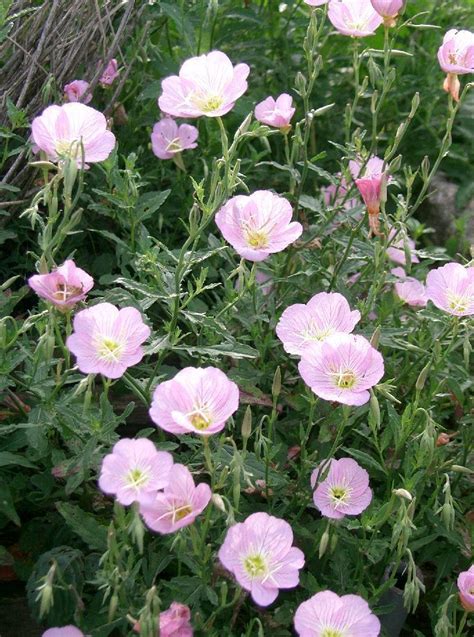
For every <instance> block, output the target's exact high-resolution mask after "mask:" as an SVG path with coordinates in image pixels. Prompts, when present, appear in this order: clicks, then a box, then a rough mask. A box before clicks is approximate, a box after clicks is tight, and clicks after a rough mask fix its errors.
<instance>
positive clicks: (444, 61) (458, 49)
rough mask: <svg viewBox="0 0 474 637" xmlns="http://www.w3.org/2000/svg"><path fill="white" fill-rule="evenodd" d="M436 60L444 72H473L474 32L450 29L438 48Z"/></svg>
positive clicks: (458, 73)
mask: <svg viewBox="0 0 474 637" xmlns="http://www.w3.org/2000/svg"><path fill="white" fill-rule="evenodd" d="M438 61H439V64H440V66H441V69H442V70H443V71H444V72H445V73H455V74H456V75H465V74H466V73H474V33H471V31H466V30H461V31H458V30H457V29H450V30H449V31H448V32H447V33H446V34H445V36H444V38H443V44H442V45H441V46H440V47H439V49H438Z"/></svg>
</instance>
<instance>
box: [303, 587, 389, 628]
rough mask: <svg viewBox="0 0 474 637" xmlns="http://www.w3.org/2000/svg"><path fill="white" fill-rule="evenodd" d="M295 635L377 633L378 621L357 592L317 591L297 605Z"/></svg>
mask: <svg viewBox="0 0 474 637" xmlns="http://www.w3.org/2000/svg"><path fill="white" fill-rule="evenodd" d="M294 621H295V629H296V632H297V633H298V635H299V637H378V636H379V635H380V628H381V627H380V622H379V620H378V619H377V617H376V616H375V615H374V614H373V613H372V611H371V610H370V608H369V605H368V604H367V602H366V601H365V599H362V597H360V596H359V595H342V596H341V597H339V595H336V593H333V592H332V591H321V592H320V593H316V595H313V597H310V598H309V599H308V600H307V601H306V602H303V603H302V604H300V605H299V606H298V608H297V609H296V613H295V620H294Z"/></svg>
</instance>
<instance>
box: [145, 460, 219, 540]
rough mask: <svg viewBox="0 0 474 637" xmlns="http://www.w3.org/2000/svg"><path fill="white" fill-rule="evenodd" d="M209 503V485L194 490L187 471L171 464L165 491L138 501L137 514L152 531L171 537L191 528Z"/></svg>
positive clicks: (181, 466) (191, 479)
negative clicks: (185, 528) (171, 534)
mask: <svg viewBox="0 0 474 637" xmlns="http://www.w3.org/2000/svg"><path fill="white" fill-rule="evenodd" d="M210 499H211V489H210V488H209V485H207V484H204V483H201V484H198V486H197V487H196V486H195V484H194V480H193V477H192V475H191V473H190V472H189V469H188V468H187V467H185V466H184V465H182V464H174V465H173V466H172V467H171V470H170V472H169V482H168V484H167V485H166V486H165V488H164V490H163V491H158V492H157V493H155V494H149V495H148V496H145V495H144V496H143V498H141V500H140V513H141V514H142V516H143V519H144V520H145V522H146V524H147V526H149V527H150V529H151V530H152V531H156V532H157V533H163V534H166V533H174V532H175V531H178V530H179V529H182V528H183V527H184V526H189V525H190V524H192V523H193V522H194V520H195V519H196V518H197V516H198V515H200V513H202V512H203V511H204V509H205V508H206V507H207V505H208V504H209V500H210Z"/></svg>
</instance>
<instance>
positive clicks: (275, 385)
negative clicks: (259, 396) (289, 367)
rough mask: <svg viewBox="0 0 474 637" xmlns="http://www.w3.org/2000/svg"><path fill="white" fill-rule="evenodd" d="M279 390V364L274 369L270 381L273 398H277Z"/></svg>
mask: <svg viewBox="0 0 474 637" xmlns="http://www.w3.org/2000/svg"><path fill="white" fill-rule="evenodd" d="M280 392H281V369H280V366H279V365H278V367H277V368H276V370H275V374H274V375H273V383H272V396H273V398H274V399H276V398H278V396H279V395H280Z"/></svg>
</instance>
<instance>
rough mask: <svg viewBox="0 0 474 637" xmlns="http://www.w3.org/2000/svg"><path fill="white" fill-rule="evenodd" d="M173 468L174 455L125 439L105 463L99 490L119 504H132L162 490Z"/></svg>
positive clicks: (145, 443)
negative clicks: (112, 497) (113, 497)
mask: <svg viewBox="0 0 474 637" xmlns="http://www.w3.org/2000/svg"><path fill="white" fill-rule="evenodd" d="M172 465H173V457H172V456H171V454H169V453H167V452H166V451H158V450H157V449H156V447H155V445H154V444H153V443H152V442H151V440H147V439H146V438H138V439H136V440H132V439H130V438H123V440H119V441H118V442H117V443H116V444H115V445H114V448H113V449H112V453H109V454H107V455H106V456H105V457H104V459H103V461H102V467H101V470H100V476H99V487H100V488H101V489H102V491H103V492H104V493H107V494H111V495H115V498H116V500H117V501H118V502H120V504H125V505H128V504H132V502H135V501H140V500H141V498H142V497H143V495H144V494H149V493H153V492H155V491H158V490H159V489H163V488H164V487H165V486H166V485H167V484H168V475H169V472H170V469H171V467H172Z"/></svg>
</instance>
